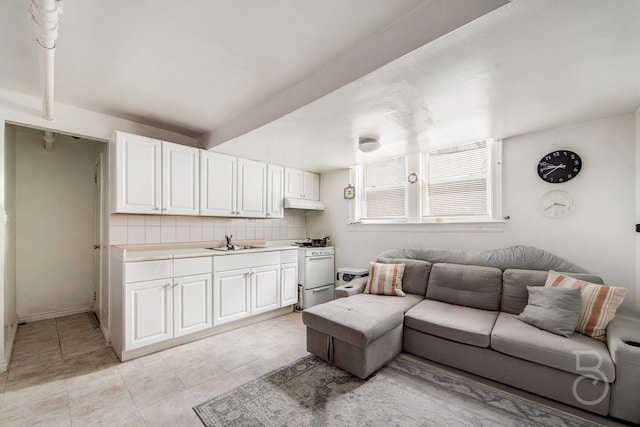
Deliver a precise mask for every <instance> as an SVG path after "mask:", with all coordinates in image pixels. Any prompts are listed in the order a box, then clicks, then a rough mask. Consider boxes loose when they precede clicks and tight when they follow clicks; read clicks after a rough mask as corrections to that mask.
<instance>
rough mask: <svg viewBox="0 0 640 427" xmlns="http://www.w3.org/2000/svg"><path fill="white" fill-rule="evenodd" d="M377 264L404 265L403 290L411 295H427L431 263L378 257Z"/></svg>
mask: <svg viewBox="0 0 640 427" xmlns="http://www.w3.org/2000/svg"><path fill="white" fill-rule="evenodd" d="M376 261H377V262H381V263H387V264H389V263H393V264H404V277H403V278H402V290H403V291H405V293H406V292H409V293H411V294H417V295H423V296H424V295H425V294H426V293H427V283H428V282H429V273H430V272H431V263H430V262H429V261H423V260H420V259H408V258H385V257H378V259H376Z"/></svg>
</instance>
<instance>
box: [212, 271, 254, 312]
mask: <svg viewBox="0 0 640 427" xmlns="http://www.w3.org/2000/svg"><path fill="white" fill-rule="evenodd" d="M250 277H251V270H250V269H248V268H243V269H240V270H231V271H221V272H219V273H215V274H214V275H213V324H214V325H220V324H222V323H226V322H231V321H233V320H237V319H242V318H243V317H247V316H249V315H250V314H251V306H250V301H251V279H250Z"/></svg>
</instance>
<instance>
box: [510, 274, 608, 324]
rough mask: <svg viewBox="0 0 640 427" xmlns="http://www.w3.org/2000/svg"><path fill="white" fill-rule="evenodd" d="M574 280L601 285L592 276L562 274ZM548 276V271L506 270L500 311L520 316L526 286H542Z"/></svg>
mask: <svg viewBox="0 0 640 427" xmlns="http://www.w3.org/2000/svg"><path fill="white" fill-rule="evenodd" d="M562 274H566V275H567V276H570V277H575V278H576V279H580V280H586V281H587V282H591V283H602V279H601V278H600V277H598V276H594V275H593V274H584V273H562ZM548 275H549V271H548V270H544V271H542V270H518V269H513V268H510V269H507V270H505V271H504V274H503V277H502V282H503V283H502V301H501V302H500V311H504V312H506V313H512V314H520V313H522V310H524V307H525V306H526V305H527V301H528V300H529V293H528V292H527V286H544V284H545V282H546V281H547V276H548Z"/></svg>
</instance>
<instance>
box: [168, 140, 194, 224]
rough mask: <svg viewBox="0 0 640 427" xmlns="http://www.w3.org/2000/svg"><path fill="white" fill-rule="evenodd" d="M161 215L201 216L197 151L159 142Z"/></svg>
mask: <svg viewBox="0 0 640 427" xmlns="http://www.w3.org/2000/svg"><path fill="white" fill-rule="evenodd" d="M162 200H163V206H162V213H164V214H169V215H198V214H199V213H200V150H198V149H197V148H192V147H187V146H184V145H179V144H172V143H170V142H165V141H163V142H162Z"/></svg>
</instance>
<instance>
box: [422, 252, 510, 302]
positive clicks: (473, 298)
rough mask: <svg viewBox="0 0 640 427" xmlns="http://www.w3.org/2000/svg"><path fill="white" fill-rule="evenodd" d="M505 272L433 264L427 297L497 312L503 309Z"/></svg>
mask: <svg viewBox="0 0 640 427" xmlns="http://www.w3.org/2000/svg"><path fill="white" fill-rule="evenodd" d="M501 292H502V270H500V269H499V268H493V267H480V266H476V265H461V264H434V265H433V267H432V268H431V275H430V277H429V285H428V286H427V298H428V299H432V300H436V301H441V302H447V303H450V304H456V305H463V306H466V307H472V308H478V309H480V310H490V311H496V310H498V308H499V307H500V294H501Z"/></svg>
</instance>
